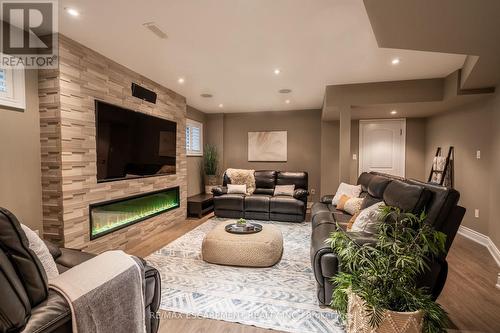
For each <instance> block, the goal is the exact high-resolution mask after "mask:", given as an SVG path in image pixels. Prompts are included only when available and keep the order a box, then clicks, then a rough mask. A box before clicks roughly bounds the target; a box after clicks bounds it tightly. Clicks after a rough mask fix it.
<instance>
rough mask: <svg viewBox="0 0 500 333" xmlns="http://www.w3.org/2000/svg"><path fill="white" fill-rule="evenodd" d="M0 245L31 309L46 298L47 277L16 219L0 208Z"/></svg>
mask: <svg viewBox="0 0 500 333" xmlns="http://www.w3.org/2000/svg"><path fill="white" fill-rule="evenodd" d="M0 244H1V248H2V250H3V251H4V252H5V254H6V255H7V257H9V259H10V261H11V263H12V266H14V267H15V268H16V271H17V274H18V276H19V278H20V280H21V282H22V283H23V285H24V289H25V291H26V294H27V295H28V298H29V300H30V304H31V307H35V306H37V305H38V304H40V303H41V302H42V301H43V300H45V299H46V298H47V296H48V292H49V291H48V285H47V275H46V274H45V270H44V268H43V266H42V263H41V262H40V260H38V258H37V256H36V254H35V253H34V252H33V251H32V250H31V249H30V248H29V243H28V239H27V238H26V235H25V234H24V232H23V230H22V229H21V224H20V223H19V221H18V220H17V218H16V217H15V216H14V215H13V214H12V213H11V212H9V211H8V210H7V209H4V208H0Z"/></svg>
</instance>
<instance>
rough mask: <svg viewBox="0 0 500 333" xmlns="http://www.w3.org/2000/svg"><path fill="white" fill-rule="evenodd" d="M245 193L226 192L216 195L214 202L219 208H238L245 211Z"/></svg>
mask: <svg viewBox="0 0 500 333" xmlns="http://www.w3.org/2000/svg"><path fill="white" fill-rule="evenodd" d="M244 199H245V195H244V194H224V195H221V196H219V197H214V204H215V206H216V208H217V209H225V210H237V211H242V212H243V207H244Z"/></svg>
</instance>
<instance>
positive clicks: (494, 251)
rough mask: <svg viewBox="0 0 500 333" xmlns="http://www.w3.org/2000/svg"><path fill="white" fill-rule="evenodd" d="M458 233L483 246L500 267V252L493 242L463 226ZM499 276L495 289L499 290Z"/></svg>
mask: <svg viewBox="0 0 500 333" xmlns="http://www.w3.org/2000/svg"><path fill="white" fill-rule="evenodd" d="M458 233H459V234H460V235H462V236H464V237H466V238H468V239H470V240H472V241H474V242H476V243H478V244H481V245H482V246H485V247H486V248H487V249H488V251H490V254H491V256H492V257H493V259H495V261H496V263H497V265H498V267H500V250H499V249H498V248H497V247H496V246H495V244H494V243H493V241H492V240H491V239H490V238H489V237H488V236H486V235H483V234H482V233H480V232H477V231H475V230H472V229H471V228H467V227H464V226H463V225H462V226H460V228H459V229H458ZM499 285H500V274H499V280H498V282H497V287H499V288H500V286H499Z"/></svg>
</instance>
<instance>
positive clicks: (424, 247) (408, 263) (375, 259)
mask: <svg viewBox="0 0 500 333" xmlns="http://www.w3.org/2000/svg"><path fill="white" fill-rule="evenodd" d="M379 219H380V224H378V227H377V234H376V242H375V244H371V245H369V244H365V245H360V244H358V243H356V242H355V241H353V240H352V239H351V238H350V237H349V236H348V235H347V234H346V233H345V232H342V231H337V232H333V233H332V234H331V236H330V238H329V239H328V241H329V242H330V245H331V247H332V249H333V250H334V251H335V253H336V254H337V255H338V257H339V261H340V262H341V269H340V271H341V273H339V274H338V275H337V276H336V277H335V278H334V279H333V284H334V286H335V288H334V292H333V295H332V303H331V306H332V307H333V308H335V309H336V310H338V311H339V312H340V313H341V315H342V317H343V318H344V319H346V318H347V331H348V332H357V333H361V332H363V333H364V332H399V331H396V330H395V329H394V327H393V326H394V323H395V322H397V321H399V322H404V321H405V320H406V322H407V323H411V325H409V326H408V327H409V328H408V330H405V331H404V332H420V331H423V332H429V333H434V332H445V329H444V326H445V324H446V322H447V315H446V313H445V311H444V310H443V309H442V308H441V307H440V305H439V304H437V303H436V302H434V301H433V300H432V296H431V294H430V291H429V290H427V289H425V288H419V287H417V281H418V279H419V277H421V276H422V274H423V273H424V272H425V271H426V270H427V269H429V266H428V263H429V261H430V260H432V259H433V257H436V256H439V255H441V254H443V253H444V251H445V240H446V235H445V234H443V233H442V232H438V231H436V230H434V229H433V227H432V226H431V225H430V224H428V223H425V214H424V213H422V214H421V215H420V216H416V215H414V214H409V213H402V212H401V211H400V210H399V209H397V208H394V207H388V206H384V207H382V208H381V210H380V215H379ZM410 326H411V327H410Z"/></svg>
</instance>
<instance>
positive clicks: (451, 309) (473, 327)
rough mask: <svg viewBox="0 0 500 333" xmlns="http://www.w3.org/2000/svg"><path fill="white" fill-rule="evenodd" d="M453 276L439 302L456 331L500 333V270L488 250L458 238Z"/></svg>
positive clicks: (453, 254)
mask: <svg viewBox="0 0 500 333" xmlns="http://www.w3.org/2000/svg"><path fill="white" fill-rule="evenodd" d="M447 259H448V264H449V272H448V279H447V280H446V285H445V287H444V289H443V292H442V293H441V296H440V297H439V299H438V302H439V303H440V304H441V305H442V306H443V307H444V308H445V310H446V311H448V314H449V316H450V319H451V321H452V324H453V325H454V327H453V328H455V329H459V330H460V331H463V332H466V331H470V332H488V333H489V332H491V333H494V332H496V333H498V332H500V290H499V289H497V288H495V284H496V281H497V276H498V273H499V272H500V268H499V267H498V266H497V264H496V262H495V260H494V259H493V258H492V257H491V255H490V253H489V252H488V250H487V249H486V248H485V247H484V246H481V245H479V244H477V243H475V242H473V241H471V240H469V239H467V238H465V237H463V236H460V235H458V236H457V238H456V239H455V240H454V242H453V245H452V247H451V250H450V253H449V254H448V257H447Z"/></svg>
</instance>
